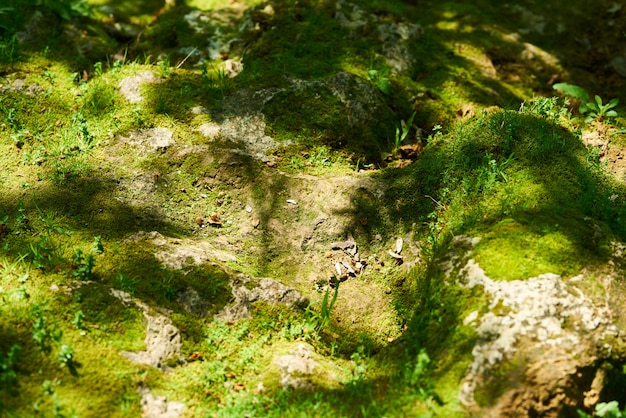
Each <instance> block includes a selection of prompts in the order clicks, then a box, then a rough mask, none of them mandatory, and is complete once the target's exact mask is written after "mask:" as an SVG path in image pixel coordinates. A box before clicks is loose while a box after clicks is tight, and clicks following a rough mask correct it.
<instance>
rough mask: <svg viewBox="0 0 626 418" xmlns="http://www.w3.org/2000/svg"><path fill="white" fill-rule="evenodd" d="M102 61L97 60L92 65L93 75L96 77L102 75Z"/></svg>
mask: <svg viewBox="0 0 626 418" xmlns="http://www.w3.org/2000/svg"><path fill="white" fill-rule="evenodd" d="M102 74H103V72H102V62H100V61H98V62H96V63H95V64H94V65H93V75H94V76H96V77H100V76H102Z"/></svg>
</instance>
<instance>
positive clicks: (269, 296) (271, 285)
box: [215, 274, 308, 322]
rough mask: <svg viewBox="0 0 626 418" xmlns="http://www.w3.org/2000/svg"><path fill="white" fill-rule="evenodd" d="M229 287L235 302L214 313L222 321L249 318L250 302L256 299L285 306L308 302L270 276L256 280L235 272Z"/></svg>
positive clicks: (303, 304) (256, 300) (295, 291)
mask: <svg viewBox="0 0 626 418" xmlns="http://www.w3.org/2000/svg"><path fill="white" fill-rule="evenodd" d="M230 287H231V289H232V292H233V297H234V298H235V303H234V304H233V305H230V306H227V307H225V308H224V309H222V310H221V311H220V312H219V313H218V314H217V315H215V317H216V318H218V319H220V320H222V321H224V322H235V321H237V320H239V319H245V318H250V317H251V316H252V314H251V313H250V307H251V305H252V303H254V302H258V301H265V302H267V303H269V304H278V303H282V304H284V305H287V306H305V305H306V304H307V303H308V300H307V299H306V298H305V297H304V296H302V295H301V294H300V292H298V291H297V290H295V289H292V288H290V287H287V286H285V285H283V284H282V283H280V282H278V281H276V280H274V279H270V278H263V279H260V280H259V281H258V282H257V281H256V280H255V279H253V278H251V277H249V276H246V275H244V274H237V275H236V276H233V277H232V278H231V282H230ZM250 287H252V289H250Z"/></svg>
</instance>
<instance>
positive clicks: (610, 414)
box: [578, 401, 626, 418]
mask: <svg viewBox="0 0 626 418" xmlns="http://www.w3.org/2000/svg"><path fill="white" fill-rule="evenodd" d="M625 414H626V410H624V411H620V409H619V403H618V402H617V401H611V402H600V403H599V404H597V405H596V410H595V414H594V415H593V416H594V417H603V418H622V417H623V416H624V415H625ZM578 415H579V416H580V418H591V417H592V415H589V414H587V413H585V412H583V411H581V410H578Z"/></svg>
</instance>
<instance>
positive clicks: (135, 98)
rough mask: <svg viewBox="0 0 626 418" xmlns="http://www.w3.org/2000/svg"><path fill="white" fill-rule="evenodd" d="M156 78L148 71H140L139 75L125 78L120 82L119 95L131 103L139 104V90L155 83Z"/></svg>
mask: <svg viewBox="0 0 626 418" xmlns="http://www.w3.org/2000/svg"><path fill="white" fill-rule="evenodd" d="M155 82H157V78H156V77H155V76H154V74H152V73H151V72H150V71H142V72H140V73H139V74H136V75H133V76H130V77H126V78H125V79H123V80H122V81H120V84H119V87H120V93H121V94H122V96H124V97H125V98H126V100H128V101H129V102H131V103H139V102H142V101H143V96H142V95H141V92H140V88H141V86H142V85H143V84H146V83H155Z"/></svg>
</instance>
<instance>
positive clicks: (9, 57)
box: [0, 8, 19, 64]
mask: <svg viewBox="0 0 626 418" xmlns="http://www.w3.org/2000/svg"><path fill="white" fill-rule="evenodd" d="M6 9H7V8H5V9H4V10H6ZM0 10H2V9H0ZM0 27H1V26H0ZM18 45H19V38H18V37H17V35H12V36H5V37H4V38H0V62H5V63H9V64H10V63H13V62H15V61H17V58H18V56H19V53H18Z"/></svg>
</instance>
